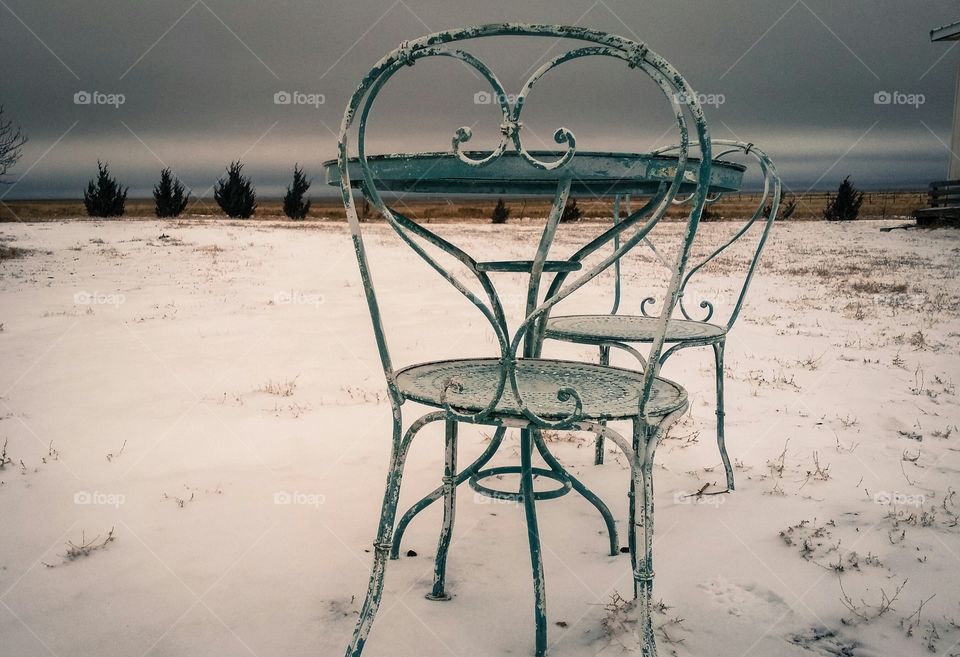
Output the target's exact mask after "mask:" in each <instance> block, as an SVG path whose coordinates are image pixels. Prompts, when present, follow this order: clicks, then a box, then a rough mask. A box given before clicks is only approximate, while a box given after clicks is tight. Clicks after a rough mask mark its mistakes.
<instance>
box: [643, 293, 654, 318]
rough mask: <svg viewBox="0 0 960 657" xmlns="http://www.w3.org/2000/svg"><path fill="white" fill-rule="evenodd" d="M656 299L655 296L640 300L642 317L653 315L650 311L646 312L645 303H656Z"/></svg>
mask: <svg viewBox="0 0 960 657" xmlns="http://www.w3.org/2000/svg"><path fill="white" fill-rule="evenodd" d="M656 303H657V300H656V298H655V297H646V298H645V299H644V300H643V301H641V302H640V314H641V315H643V316H644V317H653V315H651V314H650V313H648V312H647V304H656Z"/></svg>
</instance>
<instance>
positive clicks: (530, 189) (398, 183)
mask: <svg viewBox="0 0 960 657" xmlns="http://www.w3.org/2000/svg"><path fill="white" fill-rule="evenodd" d="M488 154H489V153H486V152H479V151H472V152H467V153H466V155H467V156H468V157H470V158H471V159H480V158H482V157H484V156H485V155H488ZM530 154H531V155H533V156H534V157H536V158H537V159H539V160H541V161H545V162H551V161H554V160H556V159H558V158H559V157H560V156H561V155H562V153H561V152H555V151H531V152H530ZM367 163H368V164H369V165H370V168H371V170H372V171H373V175H374V177H375V178H376V180H377V189H378V191H380V192H406V193H411V192H412V193H432V194H536V195H550V196H552V195H553V194H555V193H556V191H557V183H558V182H559V181H560V179H561V178H562V177H563V176H565V175H568V174H571V175H572V182H571V188H570V193H571V194H594V195H597V196H610V195H613V194H638V195H645V194H646V195H649V194H652V193H654V192H656V190H657V188H658V187H659V185H660V183H662V182H669V181H671V180H672V179H673V176H674V174H675V172H676V168H677V157H676V156H674V155H652V154H650V153H614V152H596V151H588V152H581V151H578V152H577V153H576V155H575V156H574V157H573V159H572V160H571V161H570V162H569V163H568V164H567V165H565V166H563V167H560V168H559V169H555V170H553V171H547V170H544V169H538V168H536V167H534V166H532V165H530V164H529V163H528V162H527V161H526V160H524V159H523V158H522V157H520V154H519V153H517V152H516V151H507V152H505V153H504V154H503V155H502V156H501V157H500V158H499V159H497V160H494V161H493V162H491V163H490V164H488V165H486V166H483V167H475V166H470V165H468V164H465V163H463V162H461V161H460V160H459V159H458V158H457V157H456V155H454V154H453V153H451V152H437V153H396V154H391V155H368V156H367ZM348 166H349V167H350V176H351V183H352V184H353V185H354V186H356V185H357V184H358V183H360V182H361V181H362V179H363V173H362V172H361V170H360V166H359V163H358V161H357V159H356V158H351V159H350V160H349V161H348ZM698 166H699V160H698V159H694V158H689V159H688V160H687V164H686V171H685V172H684V175H683V182H682V183H681V186H680V190H679V193H681V194H682V193H689V192H691V191H693V189H694V187H695V184H696V180H697V167H698ZM323 167H324V172H325V174H326V179H327V184H328V185H334V186H339V185H340V170H339V169H338V167H337V161H336V160H328V161H326V162H324V163H323ZM745 170H746V167H745V166H744V165H741V164H737V163H734V162H727V161H723V160H714V162H713V167H712V168H711V173H710V192H711V193H712V194H716V193H722V192H734V191H737V190H739V189H740V185H741V183H742V181H743V172H744V171H745Z"/></svg>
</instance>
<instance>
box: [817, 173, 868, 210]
mask: <svg viewBox="0 0 960 657" xmlns="http://www.w3.org/2000/svg"><path fill="white" fill-rule="evenodd" d="M862 204H863V192H858V191H857V190H856V188H855V187H854V186H853V183H851V182H850V176H847V177H846V178H844V179H843V182H842V183H840V187H839V189H837V194H836V196H834V197H833V198H832V199H830V200H829V201H827V207H825V208H824V209H823V218H824V219H826V220H827V221H853V220H854V219H856V218H857V215H859V214H860V206H861V205H862Z"/></svg>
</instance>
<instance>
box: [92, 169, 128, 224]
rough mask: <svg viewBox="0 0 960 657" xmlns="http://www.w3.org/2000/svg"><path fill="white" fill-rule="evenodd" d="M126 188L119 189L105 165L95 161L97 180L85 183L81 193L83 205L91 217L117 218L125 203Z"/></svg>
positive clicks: (119, 186) (118, 184)
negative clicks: (85, 186) (84, 188)
mask: <svg viewBox="0 0 960 657" xmlns="http://www.w3.org/2000/svg"><path fill="white" fill-rule="evenodd" d="M128 189H129V188H128V187H123V188H122V189H121V185H120V183H118V182H117V181H116V180H115V179H114V178H113V177H112V176H111V175H110V169H109V168H108V167H107V165H106V164H103V163H101V162H100V160H97V178H96V181H94V180H91V181H90V182H89V183H87V191H85V192H84V193H83V205H84V206H85V207H86V208H87V214H88V215H89V216H91V217H119V216H122V215H123V206H124V204H125V203H126V202H127V190H128Z"/></svg>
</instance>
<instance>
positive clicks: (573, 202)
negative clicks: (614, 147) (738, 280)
mask: <svg viewBox="0 0 960 657" xmlns="http://www.w3.org/2000/svg"><path fill="white" fill-rule="evenodd" d="M861 205H863V192H861V191H859V190H858V189H857V188H856V187H854V186H853V183H852V182H850V176H847V177H846V178H844V179H843V182H842V183H840V187H839V188H838V189H837V193H836V194H834V195H833V196H831V197H829V198H828V199H827V205H826V207H825V208H824V209H823V218H824V219H826V220H827V221H853V220H854V219H856V218H857V217H858V216H859V215H860V206H861ZM796 209H797V199H795V198H790V197H789V196H784V197H783V199H782V200H781V202H780V210H779V213H778V217H777V218H778V219H779V220H780V221H786V220H787V219H789V218H790V217H791V216H792V215H793V213H794V212H795V211H796ZM772 210H773V208H772V207H771V206H770V205H769V204H768V205H767V206H766V208H764V214H763V216H764V217H769V216H770V212H771V211H772ZM510 212H511V209H510V208H509V207H508V206H507V205H506V203H504V202H503V199H502V198H501V199H498V200H497V205H496V206H495V207H494V208H493V214H492V215H491V216H490V221H491V222H492V223H495V224H505V223H507V220H508V219H509V218H510ZM581 217H583V211H582V210H581V209H580V208H579V207H578V206H577V199H574V198H572V199H570V200H569V201H567V204H566V206H564V208H563V214H562V215H561V216H560V221H561V222H566V221H579V220H580V218H581ZM718 218H719V215H717V214H715V213H713V212H711V211H710V208H709V207H705V208H704V209H703V216H702V217H701V220H702V221H710V220H711V219H718Z"/></svg>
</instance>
